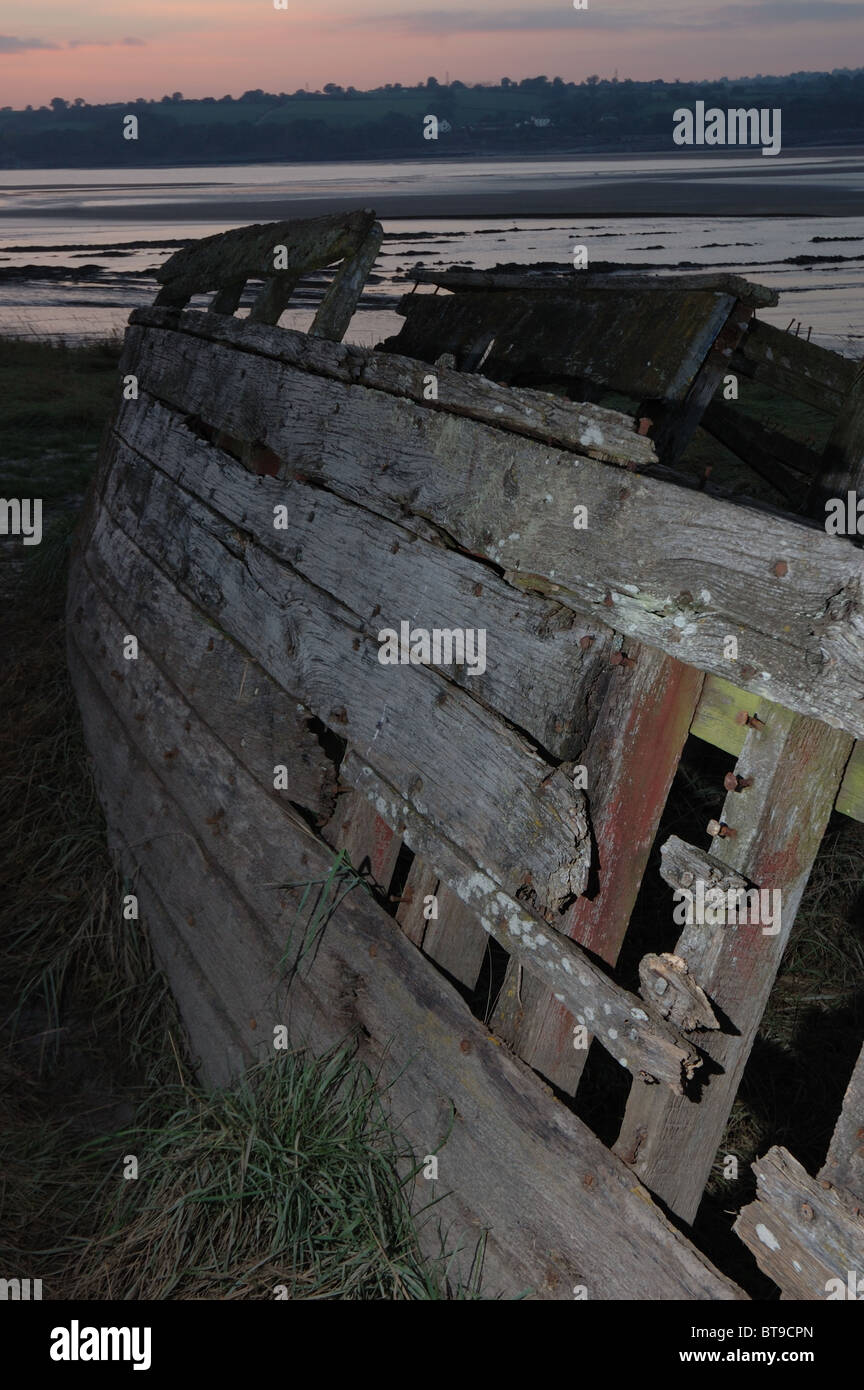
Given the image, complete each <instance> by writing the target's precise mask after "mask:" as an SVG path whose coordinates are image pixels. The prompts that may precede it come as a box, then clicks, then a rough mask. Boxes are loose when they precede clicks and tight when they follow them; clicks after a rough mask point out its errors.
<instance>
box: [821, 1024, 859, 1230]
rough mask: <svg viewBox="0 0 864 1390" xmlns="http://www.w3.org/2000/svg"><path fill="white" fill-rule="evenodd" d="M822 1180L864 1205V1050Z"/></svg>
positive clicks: (822, 1171)
mask: <svg viewBox="0 0 864 1390" xmlns="http://www.w3.org/2000/svg"><path fill="white" fill-rule="evenodd" d="M819 1178H820V1181H822V1182H830V1183H831V1185H832V1186H833V1187H841V1188H843V1189H845V1191H847V1192H850V1193H851V1194H852V1196H853V1197H855V1198H857V1199H858V1201H859V1202H861V1203H864V1048H862V1049H861V1053H860V1055H859V1057H858V1061H857V1062H856V1064H855V1070H854V1071H853V1073H852V1078H851V1080H850V1082H849V1085H848V1087H847V1089H846V1094H845V1096H844V1097H843V1106H842V1109H841V1111H840V1116H839V1119H838V1120H837V1124H836V1127H835V1129H834V1134H833V1135H832V1138H831V1143H830V1145H829V1148H828V1156H827V1158H826V1159H825V1163H824V1166H823V1168H822V1170H821V1172H820V1173H819Z"/></svg>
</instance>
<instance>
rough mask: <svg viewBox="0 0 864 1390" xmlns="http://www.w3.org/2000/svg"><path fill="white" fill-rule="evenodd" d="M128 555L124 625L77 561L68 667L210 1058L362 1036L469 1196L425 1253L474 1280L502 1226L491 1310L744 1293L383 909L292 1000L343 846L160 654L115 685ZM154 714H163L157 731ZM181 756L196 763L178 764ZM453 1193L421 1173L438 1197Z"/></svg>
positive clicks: (322, 951) (446, 1214) (398, 1105)
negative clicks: (166, 667)
mask: <svg viewBox="0 0 864 1390" xmlns="http://www.w3.org/2000/svg"><path fill="white" fill-rule="evenodd" d="M128 553H129V547H126V548H125V549H120V550H117V551H115V552H112V555H111V561H112V564H113V565H114V566H115V569H114V575H115V587H114V588H113V589H112V591H111V592H112V595H113V597H114V598H115V599H117V600H118V601H119V602H121V603H122V606H123V614H122V617H120V615H119V614H117V613H116V612H114V611H113V610H112V607H111V605H110V603H109V602H108V601H107V599H106V600H103V601H102V602H101V604H100V603H97V602H96V601H95V599H94V597H93V595H92V593H91V592H90V590H89V589H88V590H87V593H86V600H87V603H86V616H83V615H82V617H81V619H80V620H75V618H74V614H75V612H76V611H77V609H78V607H84V601H83V600H84V597H85V596H84V595H83V594H82V592H81V590H80V587H79V585H80V582H81V577H82V571H81V569H80V561H79V562H78V564H76V565H75V567H74V568H73V574H72V580H71V594H70V629H69V630H70V642H71V646H70V658H71V661H72V669H73V675H74V679H75V683H76V688H77V690H78V693H79V697H80V700H81V706H82V713H83V717H84V721H85V729H86V733H87V737H88V742H89V744H90V747H91V750H92V752H93V755H94V758H95V761H96V765H97V772H98V777H99V783H100V789H101V793H102V796H103V799H104V803H105V806H106V812H107V814H108V818H109V823H110V824H112V825H113V826H114V828H115V837H116V838H119V834H118V828H119V827H121V826H122V828H123V835H122V839H123V841H125V844H124V850H123V862H124V867H125V868H126V870H127V872H129V873H130V875H131V876H132V877H133V880H134V881H135V882H136V883H137V884H138V887H139V891H140V893H141V904H142V913H143V914H144V916H145V918H146V920H147V921H148V922H149V921H151V919H152V922H153V924H154V928H155V933H156V935H157V937H158V938H159V939H160V942H161V947H160V954H161V955H162V957H163V959H164V960H165V964H166V968H167V969H168V971H169V975H170V976H171V977H172V978H173V980H174V981H175V983H179V984H180V986H181V989H182V992H183V995H184V998H185V1001H186V1016H187V1019H188V1021H189V1025H190V1028H191V1031H192V1036H193V1043H194V1044H195V1045H196V1046H197V1047H198V1048H199V1050H200V1051H201V1052H202V1053H205V1054H206V1055H207V1057H208V1058H209V1063H208V1065H209V1066H211V1067H212V1068H213V1069H214V1071H215V1073H216V1074H217V1075H223V1074H224V1075H230V1074H232V1072H233V1071H234V1070H235V1069H236V1067H237V1066H238V1065H242V1064H243V1063H244V1062H245V1060H247V1059H248V1056H249V1055H252V1054H254V1053H256V1052H257V1053H258V1054H259V1055H261V1056H267V1055H270V1056H273V1055H274V1053H273V1050H272V1039H273V1027H274V1025H276V1024H281V1023H286V1024H287V1025H288V1027H289V1031H290V1035H291V1043H292V1046H303V1045H304V1044H313V1043H314V1049H315V1050H318V1051H320V1050H322V1049H323V1048H324V1047H326V1046H329V1045H331V1044H334V1043H336V1042H338V1041H341V1040H342V1039H343V1038H344V1037H346V1036H352V1035H353V1036H355V1037H356V1040H357V1044H358V1048H359V1055H360V1057H361V1058H362V1060H364V1061H366V1062H367V1063H368V1064H369V1065H370V1066H371V1068H372V1069H373V1071H374V1072H375V1073H376V1074H379V1075H380V1077H381V1080H382V1083H383V1084H384V1085H385V1086H386V1087H388V1089H387V1091H386V1096H387V1103H388V1105H389V1107H390V1109H391V1112H392V1115H393V1118H394V1121H395V1122H396V1123H397V1124H398V1125H400V1127H401V1129H402V1132H403V1134H405V1135H406V1136H407V1138H408V1140H409V1142H410V1144H411V1147H412V1149H413V1151H414V1153H415V1154H416V1155H417V1158H418V1162H419V1161H420V1160H422V1156H423V1155H424V1154H425V1153H429V1152H436V1151H437V1152H438V1155H439V1163H440V1173H441V1178H440V1182H441V1186H442V1188H443V1189H444V1190H447V1191H449V1192H450V1193H451V1195H450V1196H449V1197H447V1198H445V1199H444V1201H443V1202H442V1204H441V1205H440V1207H436V1208H433V1209H432V1212H431V1213H430V1214H429V1215H428V1216H427V1218H426V1219H425V1221H423V1223H422V1224H423V1225H424V1231H425V1238H426V1242H427V1246H429V1247H432V1248H434V1246H435V1245H436V1239H435V1237H436V1230H437V1226H438V1223H439V1220H440V1222H441V1223H442V1224H443V1225H444V1227H445V1228H448V1229H449V1231H450V1239H451V1241H453V1240H454V1239H455V1241H456V1242H457V1243H459V1244H461V1246H462V1249H463V1254H462V1256H461V1257H460V1258H457V1261H456V1263H455V1270H456V1271H457V1272H458V1273H461V1274H462V1275H463V1277H464V1275H465V1274H466V1273H467V1268H468V1265H469V1263H470V1258H471V1255H472V1254H473V1250H474V1244H475V1241H476V1238H477V1237H478V1236H479V1234H480V1233H481V1232H482V1231H484V1230H488V1231H489V1239H488V1244H487V1249H486V1260H485V1291H486V1293H487V1295H488V1296H495V1295H496V1294H502V1295H503V1296H505V1297H513V1296H515V1295H516V1294H517V1293H521V1292H523V1291H526V1290H528V1291H531V1292H532V1294H533V1296H535V1297H542V1298H556V1297H557V1298H568V1299H569V1298H572V1295H573V1286H574V1285H576V1284H584V1285H585V1286H586V1287H587V1291H588V1295H589V1297H592V1298H618V1297H620V1298H646V1297H647V1298H652V1299H657V1298H660V1299H663V1298H672V1299H700V1298H703V1299H718V1298H719V1299H735V1298H741V1297H743V1295H742V1294H741V1291H740V1290H738V1289H737V1288H736V1287H735V1286H734V1285H733V1284H731V1283H730V1282H729V1281H728V1280H726V1279H725V1278H723V1277H722V1276H721V1275H719V1274H718V1273H717V1272H716V1271H715V1270H714V1269H713V1268H712V1267H711V1266H710V1265H709V1264H708V1262H707V1261H705V1260H704V1259H703V1258H702V1257H701V1256H700V1255H699V1254H698V1252H697V1251H695V1250H694V1249H693V1247H692V1246H691V1245H690V1244H689V1243H688V1242H687V1241H686V1239H684V1238H683V1237H682V1236H681V1235H680V1234H679V1233H678V1232H677V1231H676V1230H674V1228H673V1227H672V1226H671V1225H670V1224H669V1223H668V1222H667V1221H666V1220H665V1219H664V1217H663V1216H662V1214H661V1213H660V1212H659V1210H657V1208H655V1207H654V1206H653V1204H652V1203H651V1201H650V1199H649V1198H648V1197H647V1194H645V1193H644V1191H643V1190H642V1189H641V1188H639V1187H638V1185H637V1186H636V1187H635V1188H634V1184H633V1179H632V1176H631V1175H629V1174H628V1173H627V1172H626V1170H625V1169H624V1168H623V1167H622V1166H621V1165H620V1164H619V1163H618V1162H617V1161H616V1160H615V1159H614V1158H613V1157H612V1156H611V1155H610V1154H609V1153H608V1152H607V1151H606V1150H605V1149H604V1148H603V1146H602V1145H601V1144H600V1143H599V1141H598V1140H597V1139H595V1137H594V1136H593V1135H592V1134H591V1133H590V1132H589V1131H588V1130H587V1128H586V1127H585V1126H584V1125H582V1124H581V1122H580V1121H579V1120H578V1119H577V1118H576V1117H575V1116H573V1115H572V1114H570V1113H569V1112H568V1111H567V1110H566V1109H565V1108H564V1107H562V1106H560V1105H558V1104H557V1103H556V1102H555V1101H554V1100H553V1099H552V1098H551V1097H550V1096H548V1095H546V1094H544V1093H543V1091H542V1088H540V1087H538V1085H537V1083H536V1079H535V1078H534V1077H533V1076H532V1075H531V1074H530V1073H529V1072H528V1071H527V1069H525V1068H524V1067H522V1066H521V1065H520V1064H519V1063H518V1062H517V1061H516V1060H515V1059H513V1058H512V1057H509V1056H507V1055H506V1054H505V1053H504V1052H503V1050H502V1049H500V1048H496V1047H495V1043H494V1040H493V1039H491V1038H490V1036H489V1034H488V1033H487V1031H486V1030H485V1029H484V1028H483V1027H482V1025H480V1024H479V1023H478V1022H477V1021H476V1020H475V1019H473V1018H472V1017H471V1015H470V1013H469V1012H468V1010H467V1008H466V1007H465V1005H464V1004H463V1003H462V1001H461V1000H460V999H459V998H458V997H457V996H456V994H455V993H454V992H453V990H452V989H451V988H449V987H448V986H447V985H446V983H445V982H444V981H443V980H442V979H441V978H440V977H439V976H438V975H437V972H436V971H435V970H434V968H433V967H432V966H431V965H428V964H427V963H426V962H424V961H423V960H422V957H421V956H420V955H419V954H418V953H417V952H416V951H415V949H414V948H413V947H412V945H411V943H410V942H409V941H407V940H406V939H405V937H404V936H403V935H402V933H400V932H399V931H398V929H397V928H396V925H395V923H394V922H393V921H392V919H391V918H389V917H388V916H387V915H386V914H385V913H383V912H382V911H381V910H380V909H379V908H378V907H377V906H376V905H375V904H374V903H373V902H372V901H371V899H370V898H369V897H368V896H367V895H365V894H363V893H362V892H360V891H357V892H353V893H352V894H351V895H350V896H349V897H348V898H347V899H346V900H345V901H344V902H343V903H342V906H341V908H340V909H339V913H338V917H337V918H336V919H335V920H332V921H331V922H330V923H328V924H327V926H326V927H325V928H324V930H323V932H322V933H321V934H320V935H319V938H318V940H317V942H316V949H315V950H314V951H308V952H307V953H306V954H305V955H304V956H303V958H302V959H301V960H300V961H299V963H298V968H297V970H296V972H295V974H294V975H293V978H292V980H291V983H290V986H289V987H288V988H287V990H286V989H285V986H284V981H283V980H282V979H281V978H280V973H281V972H280V966H279V963H280V959H281V958H282V956H283V954H284V953H285V948H286V941H287V940H288V939H289V938H291V937H292V933H291V928H292V925H293V927H294V928H295V930H294V932H293V938H292V939H293V946H292V947H291V951H290V952H289V955H288V959H289V961H296V959H297V956H298V954H299V952H300V950H301V947H302V938H303V924H302V923H300V924H299V925H298V924H297V923H296V922H295V921H294V917H295V914H296V909H297V903H298V899H299V888H295V889H294V890H293V892H292V891H289V890H288V889H287V888H286V887H285V886H284V885H286V884H295V885H296V884H302V883H303V882H304V881H317V880H322V879H324V878H325V877H326V874H327V872H328V870H329V867H330V864H331V862H332V851H328V850H327V849H326V847H324V846H323V845H322V844H321V843H320V841H318V840H317V839H316V838H315V837H313V836H312V835H311V832H308V831H306V832H305V833H304V832H302V831H301V830H300V829H298V827H297V825H296V822H295V821H294V820H292V819H291V818H290V816H289V815H288V813H287V810H286V809H283V807H282V806H280V804H279V803H278V801H277V800H276V799H274V798H273V797H272V796H271V795H268V794H267V793H266V792H265V790H264V788H263V787H262V786H261V785H260V783H259V782H258V781H257V780H256V778H255V777H253V776H251V775H250V774H249V773H248V772H247V770H246V769H245V767H244V766H243V764H242V761H241V760H240V759H238V758H237V757H235V756H234V754H233V753H232V752H231V751H230V750H229V749H228V748H227V747H226V746H225V744H224V743H223V742H222V741H221V739H219V738H217V737H214V735H213V734H212V733H211V731H210V729H209V728H208V725H207V722H206V721H207V708H206V698H203V696H202V692H200V691H199V692H196V693H195V695H194V701H195V702H193V703H189V702H187V700H186V699H185V698H184V695H183V694H181V693H180V692H179V691H178V690H177V688H176V687H175V685H174V684H173V681H172V680H171V679H170V675H169V676H168V677H166V675H164V674H163V673H162V672H160V671H159V670H158V668H157V667H156V666H155V664H154V663H153V662H152V661H151V659H150V657H149V655H148V653H147V651H146V649H145V648H144V646H143V645H142V647H141V650H140V652H139V660H138V662H137V663H134V670H133V671H132V672H131V673H129V674H127V676H126V679H124V681H122V682H117V681H116V680H115V679H114V678H113V677H112V676H111V672H110V667H109V663H108V661H107V660H106V654H107V653H108V652H110V651H112V650H113V649H114V648H115V645H116V644H117V643H118V642H121V641H122V636H123V635H124V634H125V633H126V632H127V631H128V630H129V629H130V628H132V629H134V628H136V626H137V611H136V600H135V598H134V590H130V589H129V588H127V587H125V586H124V584H123V579H124V575H125V570H124V566H125V563H126V558H127V555H128ZM85 587H86V581H85ZM202 621H203V620H202ZM103 646H104V647H105V649H106V653H103V652H102V647H103ZM250 656H251V654H250ZM142 701H143V702H146V704H147V708H148V710H149V711H150V712H151V718H149V719H148V720H146V721H143V722H142V721H138V720H137V719H136V714H137V712H138V708H137V707H138V705H139V704H140V703H141V702H142ZM166 744H167V745H168V746H169V748H171V747H176V748H177V749H178V754H177V756H174V757H172V758H169V759H166V757H165V747H164V745H166ZM131 785H134V786H135V791H136V794H135V796H134V797H130V796H129V795H128V788H129V786H131ZM214 807H215V809H216V810H217V811H218V812H220V813H221V814H219V815H218V817H217V819H218V822H219V824H218V828H216V829H214V826H213V825H212V823H211V822H212V820H213V810H214ZM154 886H158V892H155V893H154ZM169 905H170V906H169ZM283 963H284V962H283ZM184 972H185V973H184ZM225 1013H227V1015H228V1016H229V1019H228V1022H226V1021H225V1017H224V1014H225ZM418 1042H419V1043H420V1044H421V1045H420V1046H418ZM448 1134H449V1137H448ZM445 1140H446V1142H445ZM574 1178H575V1179H576V1180H575V1181H574ZM437 1195H438V1194H437V1192H430V1189H429V1187H428V1186H427V1185H426V1184H425V1183H424V1182H422V1181H421V1180H419V1179H418V1202H419V1203H423V1204H425V1203H428V1201H429V1200H430V1197H432V1196H437Z"/></svg>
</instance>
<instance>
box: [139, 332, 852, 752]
mask: <svg viewBox="0 0 864 1390" xmlns="http://www.w3.org/2000/svg"><path fill="white" fill-rule="evenodd" d="M219 322H225V321H224V320H219ZM262 331H263V330H262ZM278 336H279V335H278V334H277V335H276V336H275V338H274V343H273V350H274V352H276V353H278V348H279V344H278ZM183 337H184V335H182V334H181V335H178V334H166V333H164V332H160V331H159V330H151V331H150V332H148V333H146V334H142V335H141V337H140V338H139V339H138V340H137V343H136V349H137V356H136V358H135V361H136V366H137V370H138V373H139V375H140V378H141V385H142V387H143V388H144V389H146V390H147V391H149V392H152V394H153V395H155V396H157V397H159V398H160V399H164V400H168V401H171V402H173V403H174V404H176V405H178V406H180V407H181V408H182V407H184V406H185V408H186V409H189V410H192V411H196V412H197V413H198V414H200V415H201V416H202V417H203V418H204V419H205V420H207V423H208V424H213V425H214V426H217V427H218V428H220V429H224V430H227V431H228V432H229V433H230V434H232V435H234V436H236V437H238V438H241V439H242V438H247V439H251V440H255V439H258V438H262V439H264V440H265V441H266V443H267V445H268V447H269V448H270V449H272V450H273V451H274V453H275V454H276V455H277V457H278V458H280V459H282V460H283V461H284V462H283V465H282V468H283V471H287V472H294V473H300V474H308V475H310V476H311V477H313V478H315V479H317V480H318V481H320V482H321V483H326V485H327V486H328V488H330V489H332V490H333V491H335V492H339V493H340V494H341V495H343V496H345V497H348V498H351V499H354V500H357V501H362V502H363V503H364V505H368V506H370V507H372V508H374V509H375V510H380V511H382V512H385V511H388V510H389V513H390V514H391V515H393V516H396V515H398V516H400V517H401V518H402V521H403V524H410V520H409V519H410V516H411V515H420V516H423V517H429V518H432V519H434V521H435V522H436V523H437V524H438V525H439V526H443V527H444V528H445V529H446V531H447V532H448V533H449V534H450V535H451V536H453V537H454V538H455V540H456V541H457V542H458V543H459V544H460V545H461V546H462V547H463V548H464V549H465V550H467V551H469V552H473V553H478V554H481V555H485V556H486V557H487V558H488V559H490V560H492V561H494V562H495V563H496V564H497V565H499V566H501V567H502V568H503V569H504V570H505V572H506V575H507V578H508V579H509V580H510V582H511V583H514V584H516V585H519V586H521V587H523V588H525V589H532V588H534V589H538V590H542V591H545V592H547V593H553V594H554V596H555V597H557V598H558V599H559V600H560V601H561V602H562V603H564V604H566V605H567V606H569V607H572V608H573V609H574V611H577V612H580V613H582V614H585V615H586V616H588V615H590V616H594V617H602V618H603V619H604V620H605V621H607V622H608V623H609V624H610V625H611V626H614V627H615V628H616V629H617V630H619V631H621V632H623V633H624V634H625V635H626V636H628V637H632V638H636V639H638V640H639V641H642V642H645V643H646V644H648V645H653V646H657V647H659V648H660V649H661V650H663V651H665V652H667V653H668V654H669V655H673V656H676V657H677V658H678V659H679V660H681V661H683V662H685V663H686V664H688V665H693V666H696V667H698V668H699V669H702V670H706V671H710V672H713V673H714V674H717V675H724V676H726V675H728V674H729V663H728V661H727V659H726V658H725V657H724V654H723V653H724V638H726V637H727V636H728V635H730V634H733V635H736V636H737V637H738V640H739V664H738V665H737V666H736V668H735V674H736V678H738V679H741V680H742V684H743V685H744V686H745V687H746V688H747V689H748V690H750V691H751V692H753V693H758V694H762V695H764V696H765V697H766V698H770V699H772V700H774V701H779V702H782V703H783V704H785V705H787V706H789V707H790V708H792V709H795V710H797V711H799V712H801V713H805V714H811V715H814V716H815V717H817V718H820V719H822V720H825V721H826V722H829V723H832V724H834V725H836V726H837V727H842V728H846V729H847V730H848V731H849V732H851V733H853V734H855V735H856V736H858V735H860V734H862V733H864V702H862V699H861V697H862V694H864V687H862V681H861V675H860V672H861V662H862V656H864V612H862V599H861V580H862V572H864V557H862V556H861V553H860V552H859V551H857V550H856V548H855V547H854V546H853V545H851V544H850V543H849V542H848V541H847V540H845V539H842V538H836V537H831V536H827V535H825V533H824V531H821V530H815V529H810V528H808V527H805V526H802V525H799V524H797V523H794V522H791V521H787V520H783V519H781V518H773V519H772V520H771V523H770V525H766V521H765V517H764V516H763V515H761V514H759V513H758V512H755V511H751V510H750V509H748V508H744V507H740V506H735V505H732V504H729V503H725V502H721V501H718V500H717V499H715V498H708V497H706V496H705V495H704V494H702V493H692V492H689V491H687V490H685V489H683V488H678V487H676V486H674V485H672V484H669V483H666V482H661V481H659V480H655V479H650V478H645V477H639V476H635V477H626V476H622V475H621V474H619V473H617V472H616V471H615V470H613V469H610V468H608V467H606V466H604V465H602V464H600V463H597V462H595V461H594V460H593V459H588V458H581V459H579V460H578V463H576V466H575V467H574V455H573V454H571V453H567V452H562V451H559V450H557V449H554V448H551V447H548V446H541V445H540V444H539V443H538V442H535V441H533V440H528V439H524V438H518V437H516V436H515V435H513V434H511V433H510V432H509V431H505V430H495V429H490V427H488V426H486V425H484V424H481V423H479V422H478V421H475V420H468V419H454V418H452V417H447V416H442V415H441V414H440V413H438V412H436V411H432V410H428V409H424V408H423V407H422V406H420V405H419V404H417V403H415V402H413V401H409V400H405V399H400V398H397V397H394V396H389V395H385V394H383V393H381V392H378V391H371V390H368V389H366V388H362V387H350V386H346V385H344V384H343V383H341V382H336V381H333V380H327V379H323V378H321V377H317V376H312V375H311V374H309V373H305V372H301V371H297V370H295V369H292V368H291V367H288V366H285V365H283V364H282V363H280V362H279V361H278V360H277V359H276V357H272V358H266V357H264V356H262V355H260V353H257V352H256V353H255V354H254V355H253V354H252V353H247V354H245V355H244V357H245V360H244V362H243V367H244V368H245V370H246V377H245V379H244V387H243V391H242V393H239V394H238V393H236V392H235V393H228V392H226V391H225V390H224V388H223V385H222V383H223V382H224V381H225V380H226V379H228V377H229V376H230V378H231V379H232V380H233V379H235V378H236V373H237V371H238V368H239V367H240V365H241V364H240V362H239V361H238V356H237V354H236V353H235V352H232V351H230V350H228V349H226V348H223V347H222V346H221V345H219V344H216V343H215V342H214V343H213V344H212V346H211V347H210V348H209V350H208V351H207V352H202V351H201V350H200V347H199V346H198V344H200V339H194V340H193V339H191V338H190V339H189V340H188V346H187V345H184V343H183ZM481 389H482V386H480V385H479V384H478V390H481ZM131 407H134V409H132V408H131ZM151 409H152V407H151V403H150V402H148V401H147V400H146V397H143V396H142V398H141V401H140V402H126V403H125V406H124V412H123V414H124V418H125V422H126V423H125V425H124V428H126V429H127V430H132V431H134V430H135V429H136V428H140V429H146V427H147V415H148V412H150V411H151ZM136 417H137V420H138V425H137V426H136V424H135V419H136ZM394 441H395V442H396V444H397V447H395V448H394ZM268 486H269V487H271V488H272V489H273V490H272V492H271V496H272V498H273V500H274V501H278V486H279V482H278V480H274V481H273V483H272V484H271V483H269V482H268ZM549 499H551V501H550V500H549ZM575 505H584V506H587V508H588V515H589V527H588V529H587V530H584V531H583V530H580V531H577V530H575V529H574V528H573V525H572V517H573V507H574V506H575ZM592 517H593V521H591V520H590V518H592ZM496 532H497V534H496ZM747 672H752V674H750V675H746V678H745V673H747Z"/></svg>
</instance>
